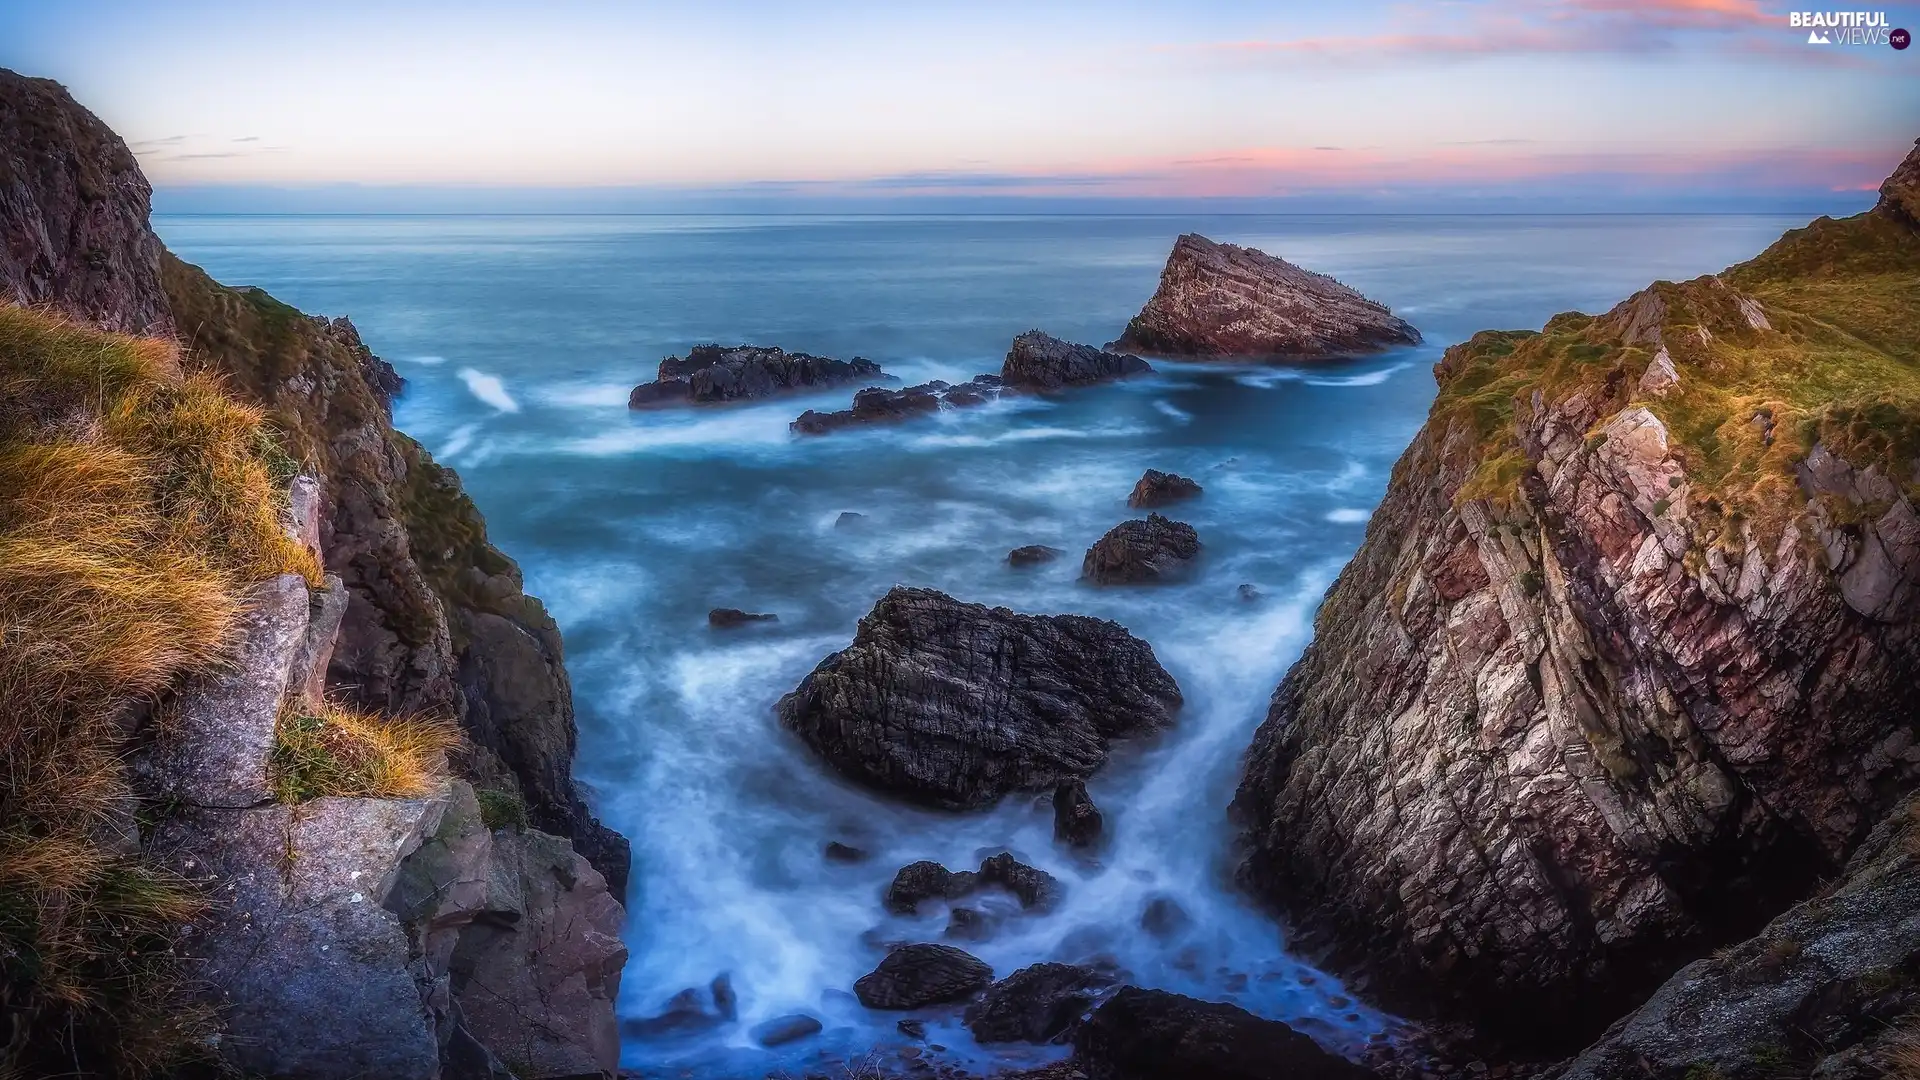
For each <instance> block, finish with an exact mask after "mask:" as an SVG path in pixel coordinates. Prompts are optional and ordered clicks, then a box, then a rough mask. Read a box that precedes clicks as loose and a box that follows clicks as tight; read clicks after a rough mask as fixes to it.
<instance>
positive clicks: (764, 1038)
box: [747, 1013, 822, 1047]
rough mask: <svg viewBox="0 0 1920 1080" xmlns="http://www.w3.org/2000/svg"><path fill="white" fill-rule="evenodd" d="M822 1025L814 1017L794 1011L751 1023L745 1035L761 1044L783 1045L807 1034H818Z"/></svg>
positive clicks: (796, 1040) (798, 1039) (768, 1045)
mask: <svg viewBox="0 0 1920 1080" xmlns="http://www.w3.org/2000/svg"><path fill="white" fill-rule="evenodd" d="M821 1027H822V1025H821V1023H820V1021H819V1020H818V1019H816V1018H815V1017H811V1016H808V1015H807V1014H806V1013H794V1014H793V1015H792V1016H777V1017H774V1018H773V1019H772V1020H767V1021H763V1022H761V1023H758V1024H755V1025H753V1027H752V1029H751V1030H749V1031H748V1032H747V1037H748V1038H750V1039H752V1040H753V1041H754V1042H757V1043H759V1044H760V1045H761V1046H766V1047H774V1046H785V1045H786V1044H787V1043H790V1042H799V1041H800V1040H801V1039H804V1038H806V1037H807V1036H809V1035H818V1034H819V1033H820V1029H821Z"/></svg>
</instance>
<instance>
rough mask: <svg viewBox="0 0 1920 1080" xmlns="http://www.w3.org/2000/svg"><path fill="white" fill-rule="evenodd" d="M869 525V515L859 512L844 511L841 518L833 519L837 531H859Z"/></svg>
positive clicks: (841, 512)
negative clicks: (858, 529)
mask: <svg viewBox="0 0 1920 1080" xmlns="http://www.w3.org/2000/svg"><path fill="white" fill-rule="evenodd" d="M866 523H867V515H865V514H862V513H860V512H859V511H858V510H842V511H840V516H839V517H837V518H834V519H833V527H834V528H836V529H857V528H860V527H861V526H863V525H865V524H866Z"/></svg>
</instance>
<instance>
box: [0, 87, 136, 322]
mask: <svg viewBox="0 0 1920 1080" xmlns="http://www.w3.org/2000/svg"><path fill="white" fill-rule="evenodd" d="M152 197H153V189H151V188H150V187H148V186H147V178H146V177H145V176H142V175H141V174H140V166H139V164H138V163H137V162H135V161H134V159H133V153H132V152H131V151H129V150H128V149H127V144H126V143H125V142H123V141H121V139H120V137H119V136H118V135H115V134H114V133H113V131H112V130H111V129H109V128H108V127H107V125H105V124H103V123H101V122H100V119H99V118H98V117H96V116H94V115H93V114H92V113H90V112H88V111H87V110H85V109H83V108H81V107H80V106H79V105H78V104H77V103H76V102H75V101H74V100H73V98H71V97H69V96H68V95H67V91H66V88H65V87H62V86H61V85H60V84H59V83H56V82H53V81H52V80H50V79H29V78H27V77H25V76H23V75H19V74H16V73H14V72H11V71H7V70H6V69H4V68H0V300H3V301H8V302H11V303H15V304H53V305H55V306H57V307H60V308H62V309H64V310H66V311H68V312H71V313H72V314H73V315H74V316H75V317H76V318H78V319H80V320H81V321H83V322H87V323H91V324H93V325H95V326H98V327H100V328H101V329H103V330H114V331H118V332H120V333H127V334H157V335H163V336H164V335H166V334H168V333H169V332H171V331H172V329H173V320H172V317H171V313H170V312H169V311H168V308H167V298H166V296H165V295H164V294H163V293H162V292H161V291H160V251H161V248H160V238H159V237H157V236H155V235H153V230H151V229H149V228H147V213H148V210H149V209H150V207H151V205H152Z"/></svg>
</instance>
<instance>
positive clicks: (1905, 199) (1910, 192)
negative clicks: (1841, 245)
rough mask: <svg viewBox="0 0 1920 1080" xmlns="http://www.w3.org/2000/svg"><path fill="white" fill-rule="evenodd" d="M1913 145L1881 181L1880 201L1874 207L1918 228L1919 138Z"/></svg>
mask: <svg viewBox="0 0 1920 1080" xmlns="http://www.w3.org/2000/svg"><path fill="white" fill-rule="evenodd" d="M1913 145H1914V148H1913V149H1912V150H1909V151H1907V157H1906V160H1904V161H1902V162H1901V163H1900V165H1899V166H1898V167H1897V168H1895V169H1894V170H1893V172H1892V173H1891V174H1890V175H1888V177H1887V178H1886V180H1885V181H1884V182H1882V183H1881V185H1880V201H1879V202H1878V203H1877V204H1875V207H1874V209H1875V211H1876V212H1878V213H1881V214H1885V215H1887V216H1889V217H1892V218H1895V219H1897V220H1900V221H1904V222H1906V223H1907V225H1909V226H1910V227H1912V228H1916V229H1920V139H1915V140H1914V144H1913Z"/></svg>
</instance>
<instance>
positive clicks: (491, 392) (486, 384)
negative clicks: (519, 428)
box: [460, 368, 520, 413]
mask: <svg viewBox="0 0 1920 1080" xmlns="http://www.w3.org/2000/svg"><path fill="white" fill-rule="evenodd" d="M460 381H461V382H463V383H466V384H467V390H468V391H469V392H470V393H472V394H473V396H474V397H477V398H479V399H480V400H481V401H484V402H486V403H487V404H489V405H491V406H493V407H494V408H495V409H496V410H498V411H500V412H503V413H517V412H519V411H520V403H519V402H517V401H515V400H513V398H512V397H511V396H510V395H509V394H508V393H507V384H506V383H503V382H501V381H500V377H499V376H497V375H488V374H487V373H486V372H484V371H476V370H474V369H473V368H461V369H460Z"/></svg>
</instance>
